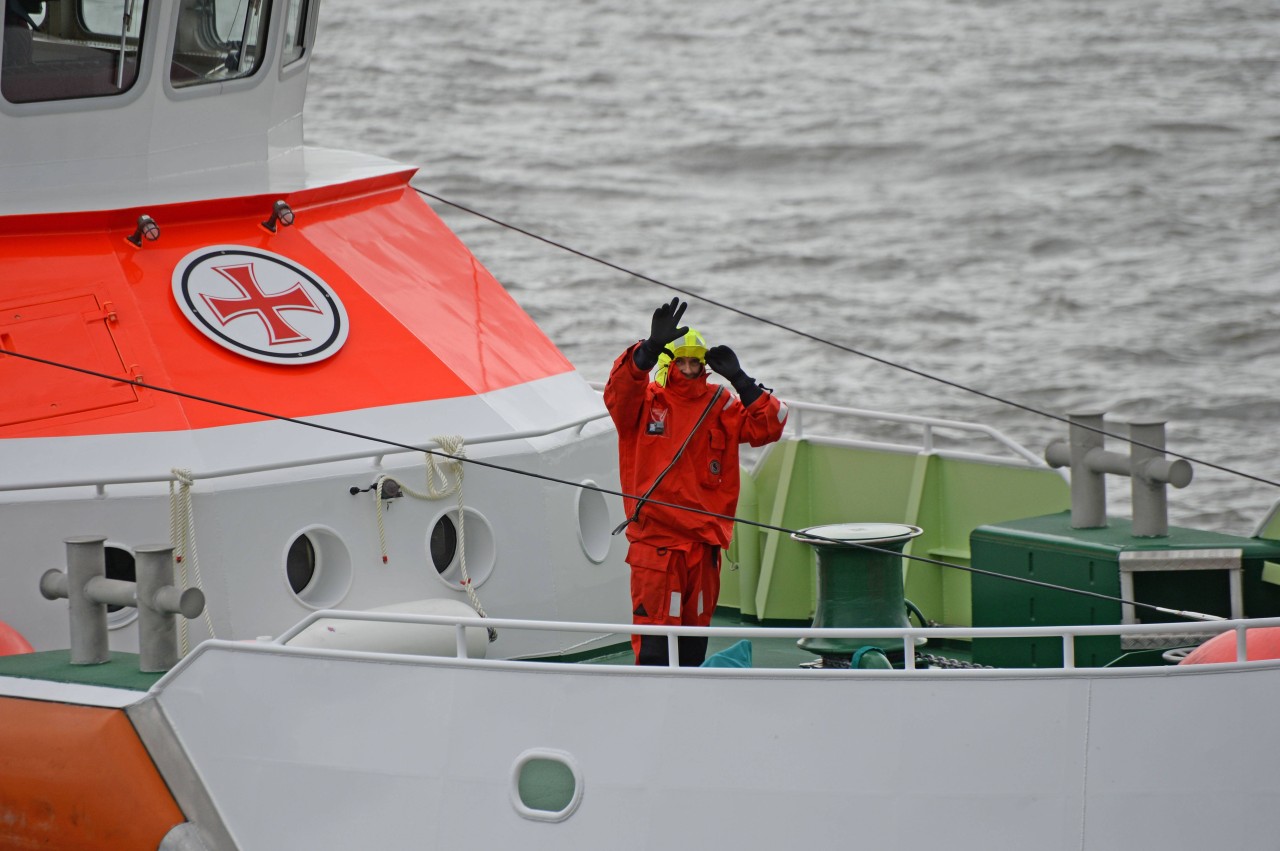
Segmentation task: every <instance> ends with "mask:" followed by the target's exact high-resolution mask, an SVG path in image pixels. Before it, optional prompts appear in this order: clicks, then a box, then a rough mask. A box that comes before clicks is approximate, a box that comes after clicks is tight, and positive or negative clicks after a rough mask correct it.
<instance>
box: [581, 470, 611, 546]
mask: <svg viewBox="0 0 1280 851" xmlns="http://www.w3.org/2000/svg"><path fill="white" fill-rule="evenodd" d="M583 484H584V485H590V486H591V487H590V488H578V494H577V496H576V497H575V500H576V501H577V506H578V543H579V544H581V545H582V551H583V552H584V553H586V554H587V558H589V559H591V560H592V561H593V562H595V563H596V564H599V563H600V562H602V561H604V560H605V558H606V557H607V556H608V555H609V544H610V542H611V541H612V540H613V536H612V535H610V534H609V531H610V528H609V504H608V503H607V502H606V501H605V498H604V494H602V493H601V492H600V491H598V490H592V489H591V488H594V487H596V483H595V482H592V481H586V482H583Z"/></svg>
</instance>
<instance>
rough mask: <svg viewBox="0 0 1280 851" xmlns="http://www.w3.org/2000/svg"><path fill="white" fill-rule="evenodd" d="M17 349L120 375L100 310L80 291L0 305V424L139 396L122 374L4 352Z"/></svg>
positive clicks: (79, 410) (94, 407) (114, 403)
mask: <svg viewBox="0 0 1280 851" xmlns="http://www.w3.org/2000/svg"><path fill="white" fill-rule="evenodd" d="M4 352H18V353H21V354H24V355H32V356H34V357H38V358H47V359H48V360H52V361H57V362H58V363H65V364H71V365H74V366H78V367H83V368H85V369H91V370H94V371H96V372H104V373H107V374H108V375H119V376H122V377H123V376H124V375H125V369H124V363H123V362H122V361H121V359H120V353H119V351H118V350H117V349H116V344H115V340H114V338H113V337H112V336H111V330H110V328H109V327H108V323H107V319H106V314H105V311H104V310H103V306H102V304H100V303H99V302H98V299H97V297H96V296H94V295H91V294H84V295H78V296H70V297H66V298H60V299H56V300H53V301H43V302H36V303H31V304H21V305H6V306H5V307H3V308H0V387H4V388H5V395H6V396H7V397H8V402H7V403H6V404H5V405H4V406H3V407H0V426H6V425H15V424H18V423H29V422H35V421H38V420H45V419H49V418H51V417H60V416H65V415H67V414H78V413H84V412H85V411H96V410H100V409H102V408H111V407H115V406H118V405H126V404H129V403H130V402H136V401H137V400H138V394H137V391H136V390H135V388H134V387H133V386H132V385H130V384H129V383H127V382H126V381H124V380H120V381H107V380H105V379H102V378H98V377H96V376H92V375H85V374H84V373H82V372H73V371H71V370H67V369H59V368H58V367H54V366H49V365H47V364H42V363H36V362H34V361H28V360H22V359H21V358H13V357H4V356H3V353H4Z"/></svg>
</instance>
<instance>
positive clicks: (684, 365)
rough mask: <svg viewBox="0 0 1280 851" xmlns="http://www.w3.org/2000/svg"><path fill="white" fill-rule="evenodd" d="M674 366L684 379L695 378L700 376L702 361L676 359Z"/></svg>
mask: <svg viewBox="0 0 1280 851" xmlns="http://www.w3.org/2000/svg"><path fill="white" fill-rule="evenodd" d="M675 365H676V369H678V370H680V374H681V375H683V376H684V377H685V378H697V377H698V376H699V375H702V361H700V360H698V359H697V358H676V359H675Z"/></svg>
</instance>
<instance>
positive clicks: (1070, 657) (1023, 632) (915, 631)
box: [268, 609, 1280, 670]
mask: <svg viewBox="0 0 1280 851" xmlns="http://www.w3.org/2000/svg"><path fill="white" fill-rule="evenodd" d="M325 619H330V620H348V621H370V622H378V623H404V624H419V625H431V626H451V627H453V628H454V631H455V633H456V638H457V640H456V641H455V645H456V648H455V649H456V653H457V656H456V657H455V658H458V659H467V658H469V657H468V656H467V648H466V639H465V632H466V629H467V628H468V627H477V628H481V629H485V628H493V629H499V630H502V629H528V630H537V631H543V632H589V633H595V634H600V633H605V634H618V635H657V636H665V637H666V638H667V642H668V644H669V645H674V644H675V643H676V639H677V638H679V637H680V636H703V637H708V638H712V637H715V638H796V639H799V638H841V639H889V640H890V641H891V642H893V643H900V644H901V645H902V648H903V651H904V659H905V665H906V670H916V667H915V653H914V652H913V650H914V647H915V643H916V642H915V640H916V639H917V638H1060V639H1062V642H1063V665H1062V669H1063V670H1075V669H1076V664H1075V643H1074V642H1075V639H1076V638H1078V637H1082V636H1096V635H1121V634H1123V635H1141V634H1143V633H1158V634H1160V635H1169V634H1170V633H1174V634H1186V635H1188V636H1191V635H1200V634H1205V633H1212V634H1215V635H1216V634H1218V633H1222V632H1226V631H1227V630H1234V631H1235V632H1236V661H1237V662H1246V661H1247V659H1246V655H1245V649H1246V647H1245V631H1246V630H1248V629H1258V628H1261V627H1280V617H1275V618H1258V619H1252V620H1249V619H1244V620H1228V621H1212V622H1203V621H1201V622H1191V623H1150V624H1081V625H1065V626H1020V627H951V626H948V627H918V628H917V627H907V628H897V627H894V628H874V629H873V628H866V627H859V628H831V627H823V628H814V627H758V626H757V627H745V626H744V627H736V626H710V627H696V626H665V625H653V624H608V623H587V622H576V621H539V620H526V619H518V618H481V617H457V616H450V615H421V614H408V613H398V612H363V611H346V610H340V609H325V610H321V611H315V612H312V613H310V614H309V615H307V616H306V617H305V618H303V620H302V621H300V622H299V623H298V624H297V625H295V626H294V627H293V628H291V629H289V630H287V631H286V632H284V633H282V634H281V635H280V636H279V637H277V638H276V639H274V641H272V642H268V643H270V644H275V645H281V646H283V645H287V644H288V643H289V641H291V640H292V639H293V638H294V637H296V636H297V635H298V634H300V633H301V632H303V631H304V630H305V629H307V628H308V627H309V626H311V625H312V624H314V623H316V622H317V621H320V620H325ZM672 650H673V651H674V648H672ZM392 655H399V654H392ZM669 658H670V659H671V660H672V661H671V665H672V667H675V666H676V665H678V661H677V654H676V653H675V652H672V653H671V654H670V655H669ZM540 664H543V663H540ZM983 670H990V669H983ZM1011 670H1023V669H1011ZM1031 670H1041V669H1031ZM1089 670H1097V669H1096V668H1090V669H1089Z"/></svg>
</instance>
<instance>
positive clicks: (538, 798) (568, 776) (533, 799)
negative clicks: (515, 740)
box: [511, 748, 582, 821]
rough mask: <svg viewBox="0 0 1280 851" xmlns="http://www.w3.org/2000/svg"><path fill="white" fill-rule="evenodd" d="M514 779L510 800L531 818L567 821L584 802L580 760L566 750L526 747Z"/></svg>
mask: <svg viewBox="0 0 1280 851" xmlns="http://www.w3.org/2000/svg"><path fill="white" fill-rule="evenodd" d="M511 779H512V788H511V803H512V805H513V806H514V807H515V808H516V812H518V813H519V814H520V815H522V816H524V817H525V818H528V819H534V820H536V821H564V820H565V819H567V818H568V817H569V816H571V815H573V813H574V811H575V810H577V809H578V804H579V803H581V802H582V776H581V773H580V772H579V771H578V764H577V762H576V760H574V758H573V756H572V755H570V754H568V753H565V752H564V751H557V750H551V749H543V748H537V749H534V750H529V751H525V752H524V753H522V754H520V756H519V757H518V758H517V759H516V764H515V768H514V770H513V771H512V778H511Z"/></svg>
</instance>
